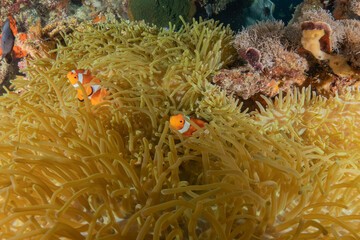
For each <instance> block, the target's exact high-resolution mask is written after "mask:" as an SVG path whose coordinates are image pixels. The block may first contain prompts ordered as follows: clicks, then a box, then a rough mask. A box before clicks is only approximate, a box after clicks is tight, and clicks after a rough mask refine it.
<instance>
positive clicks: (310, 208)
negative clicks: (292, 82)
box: [0, 21, 360, 239]
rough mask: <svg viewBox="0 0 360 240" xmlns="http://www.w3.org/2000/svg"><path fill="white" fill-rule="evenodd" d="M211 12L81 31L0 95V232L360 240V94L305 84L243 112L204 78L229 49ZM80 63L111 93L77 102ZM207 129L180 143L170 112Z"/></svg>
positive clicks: (225, 61) (229, 56)
mask: <svg viewBox="0 0 360 240" xmlns="http://www.w3.org/2000/svg"><path fill="white" fill-rule="evenodd" d="M233 37H234V36H233V33H232V32H231V31H230V30H229V29H228V28H225V27H222V26H219V25H217V24H216V23H214V22H213V21H207V22H203V21H200V22H195V21H194V22H193V23H192V24H191V25H189V24H184V26H183V27H182V28H181V29H179V31H175V30H174V29H173V28H172V27H171V26H170V28H169V30H163V29H157V28H156V27H149V26H147V25H145V24H143V23H130V24H110V23H105V24H103V25H98V26H87V27H85V28H84V30H83V31H82V32H79V31H75V32H74V33H73V34H72V35H69V36H67V37H66V38H65V42H66V46H59V47H58V49H57V57H56V59H53V58H39V59H36V60H34V61H33V62H31V64H30V65H29V66H28V69H27V71H28V79H24V78H22V77H19V78H17V79H16V80H14V82H13V83H14V86H15V87H16V88H17V89H19V88H21V89H24V91H23V92H22V94H21V95H18V94H15V93H13V92H9V93H7V94H5V95H3V96H1V97H0V110H1V111H0V121H1V123H2V124H1V126H0V139H1V144H0V149H1V151H0V173H1V174H0V191H1V195H0V209H1V210H0V237H1V238H4V239H9V238H13V239H24V238H40V237H41V238H42V239H58V238H66V239H114V238H117V239H135V238H136V239H149V238H153V239H174V238H178V239H189V238H192V239H234V238H236V239H238V238H241V239H251V238H261V239H275V238H276V239H288V238H290V237H292V238H294V239H296V238H299V239H315V238H322V237H324V236H326V237H327V238H329V239H335V238H338V237H344V238H345V237H347V238H348V239H358V238H359V237H360V236H359V230H360V224H359V222H358V221H357V220H358V216H359V214H360V207H359V201H358V200H359V197H360V193H359V191H358V180H359V178H360V171H359V167H360V166H359V158H360V156H359V154H358V153H359V143H360V142H359V140H360V135H359V134H360V130H359V129H360V128H359V127H357V125H358V124H357V123H356V121H355V119H356V117H357V112H358V109H359V107H360V93H359V92H358V91H356V90H352V91H349V92H348V93H347V94H346V95H344V96H334V97H331V98H329V99H325V98H323V97H319V96H315V95H314V93H311V91H310V89H306V90H305V89H303V91H302V92H300V91H298V90H295V91H294V93H289V94H288V95H287V96H286V97H282V92H280V95H279V98H278V99H276V100H275V101H274V103H273V102H271V100H269V99H265V101H267V102H268V105H269V107H268V109H261V111H260V112H254V113H251V114H249V113H246V112H241V111H240V109H241V105H239V101H238V100H235V99H234V98H230V97H227V96H226V92H225V91H222V90H220V88H219V87H218V86H216V85H213V84H211V83H210V82H209V81H210V77H211V75H212V74H214V73H216V72H217V71H218V70H219V69H221V68H223V67H224V66H226V65H229V64H231V63H232V62H233V61H234V59H235V58H236V54H237V53H236V51H235V49H234V48H233V46H232V40H233ZM72 69H89V70H91V72H92V73H93V74H96V77H97V78H99V79H100V80H101V84H102V85H103V87H104V88H106V89H107V90H108V91H109V93H110V96H109V97H108V99H107V101H104V102H102V103H100V104H97V105H95V106H92V105H91V104H90V102H89V100H88V99H87V98H85V99H84V102H79V101H78V100H77V99H76V91H75V90H74V89H73V87H72V86H71V85H70V84H69V83H68V81H67V79H66V74H67V72H68V71H70V70H72ZM179 112H181V113H184V114H186V115H189V116H194V117H196V118H199V119H203V120H206V121H207V122H208V124H206V125H205V127H204V128H202V129H199V130H198V131H196V132H195V133H194V136H192V137H189V138H185V137H184V136H182V135H178V134H177V133H174V132H171V131H170V129H169V122H168V120H169V117H170V116H171V115H174V114H177V113H179Z"/></svg>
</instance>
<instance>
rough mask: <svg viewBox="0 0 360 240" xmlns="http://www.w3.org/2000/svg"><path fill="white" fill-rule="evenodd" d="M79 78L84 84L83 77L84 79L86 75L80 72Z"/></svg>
mask: <svg viewBox="0 0 360 240" xmlns="http://www.w3.org/2000/svg"><path fill="white" fill-rule="evenodd" d="M78 78H79V82H80V83H81V84H82V83H83V79H84V75H82V73H79V74H78Z"/></svg>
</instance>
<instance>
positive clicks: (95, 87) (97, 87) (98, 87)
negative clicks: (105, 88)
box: [91, 85, 101, 93]
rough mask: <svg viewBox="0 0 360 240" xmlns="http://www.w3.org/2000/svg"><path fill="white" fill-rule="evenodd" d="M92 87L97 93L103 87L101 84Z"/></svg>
mask: <svg viewBox="0 0 360 240" xmlns="http://www.w3.org/2000/svg"><path fill="white" fill-rule="evenodd" d="M91 88H92V90H93V93H96V92H97V91H98V90H99V89H100V88H101V86H100V85H92V86H91Z"/></svg>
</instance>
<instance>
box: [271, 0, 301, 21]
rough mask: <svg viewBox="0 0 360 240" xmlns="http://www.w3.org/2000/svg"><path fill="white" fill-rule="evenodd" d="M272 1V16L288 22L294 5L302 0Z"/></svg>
mask: <svg viewBox="0 0 360 240" xmlns="http://www.w3.org/2000/svg"><path fill="white" fill-rule="evenodd" d="M272 2H273V3H274V4H275V9H274V14H273V15H274V18H275V19H279V20H282V21H284V22H285V23H288V22H289V21H290V20H291V18H292V15H293V14H294V11H295V8H296V6H297V5H299V4H300V3H301V2H302V0H272Z"/></svg>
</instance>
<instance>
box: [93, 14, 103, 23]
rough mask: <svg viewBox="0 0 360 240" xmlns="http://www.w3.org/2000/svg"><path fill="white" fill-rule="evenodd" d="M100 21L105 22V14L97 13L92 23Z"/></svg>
mask: <svg viewBox="0 0 360 240" xmlns="http://www.w3.org/2000/svg"><path fill="white" fill-rule="evenodd" d="M102 22H105V16H104V15H102V14H99V15H97V16H96V17H94V18H93V23H102Z"/></svg>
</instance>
